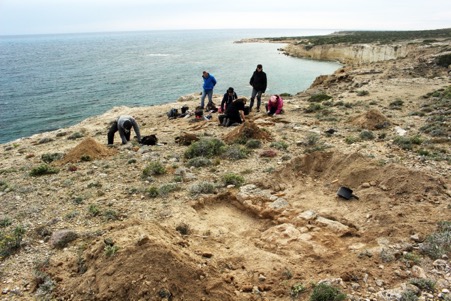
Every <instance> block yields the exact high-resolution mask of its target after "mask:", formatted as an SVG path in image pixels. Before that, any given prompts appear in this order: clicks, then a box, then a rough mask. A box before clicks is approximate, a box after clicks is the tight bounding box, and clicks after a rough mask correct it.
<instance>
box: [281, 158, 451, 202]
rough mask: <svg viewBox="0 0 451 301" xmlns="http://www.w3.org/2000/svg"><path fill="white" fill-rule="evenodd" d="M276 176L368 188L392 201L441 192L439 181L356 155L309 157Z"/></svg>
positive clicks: (398, 166)
mask: <svg viewBox="0 0 451 301" xmlns="http://www.w3.org/2000/svg"><path fill="white" fill-rule="evenodd" d="M280 174H281V177H282V178H287V179H293V178H297V177H298V176H299V174H303V175H306V176H311V177H313V178H315V179H321V180H324V181H325V182H328V183H332V182H333V183H336V185H337V186H339V185H343V186H347V187H350V188H352V189H357V188H360V187H362V186H364V187H366V188H369V187H368V185H370V186H375V187H377V188H378V189H380V190H382V191H385V192H386V193H388V194H389V195H390V196H396V197H401V196H403V195H404V196H406V197H410V196H413V195H417V196H422V197H424V196H425V195H427V194H434V193H437V192H443V191H444V188H443V183H444V181H443V179H440V178H437V177H433V176H430V175H428V174H426V173H424V172H421V171H416V170H412V169H408V168H405V167H403V166H401V165H398V164H387V165H384V166H380V165H379V164H378V162H377V161H375V160H372V159H370V158H367V157H364V156H362V155H360V154H358V153H353V154H350V155H345V154H341V153H338V152H327V153H326V152H314V153H310V154H307V155H305V156H303V157H298V158H295V159H293V160H292V162H291V163H290V164H289V165H287V167H286V168H285V169H284V170H282V171H281V173H280Z"/></svg>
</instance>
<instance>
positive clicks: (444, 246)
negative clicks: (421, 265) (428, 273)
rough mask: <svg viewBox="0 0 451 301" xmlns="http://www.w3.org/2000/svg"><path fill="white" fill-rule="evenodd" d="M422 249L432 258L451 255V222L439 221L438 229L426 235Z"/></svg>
mask: <svg viewBox="0 0 451 301" xmlns="http://www.w3.org/2000/svg"><path fill="white" fill-rule="evenodd" d="M420 250H421V252H422V253H424V254H426V255H428V256H429V257H431V258H432V259H439V258H442V256H443V255H447V256H448V257H449V256H451V222H449V221H444V222H439V223H438V229H437V231H436V232H434V233H432V234H431V235H429V236H428V237H426V239H425V241H424V242H423V244H422V245H421V247H420Z"/></svg>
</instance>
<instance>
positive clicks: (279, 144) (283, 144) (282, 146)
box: [269, 141, 288, 150]
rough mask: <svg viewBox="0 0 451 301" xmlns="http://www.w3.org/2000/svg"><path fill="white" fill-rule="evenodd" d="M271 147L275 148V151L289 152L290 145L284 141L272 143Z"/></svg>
mask: <svg viewBox="0 0 451 301" xmlns="http://www.w3.org/2000/svg"><path fill="white" fill-rule="evenodd" d="M269 146H270V147H273V148H275V149H278V150H287V149H288V143H286V142H284V141H276V142H271V144H270V145H269Z"/></svg>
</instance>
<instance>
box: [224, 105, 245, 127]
mask: <svg viewBox="0 0 451 301" xmlns="http://www.w3.org/2000/svg"><path fill="white" fill-rule="evenodd" d="M245 104H246V99H245V98H238V99H236V100H235V101H233V102H232V103H231V104H230V105H229V106H228V107H227V108H226V112H225V114H224V115H220V116H219V117H218V118H219V124H220V125H222V126H231V125H237V124H240V123H243V122H244V121H245V118H244V106H245Z"/></svg>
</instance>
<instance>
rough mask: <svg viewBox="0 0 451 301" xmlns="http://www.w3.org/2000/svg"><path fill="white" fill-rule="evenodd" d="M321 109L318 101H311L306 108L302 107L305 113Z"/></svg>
mask: <svg viewBox="0 0 451 301" xmlns="http://www.w3.org/2000/svg"><path fill="white" fill-rule="evenodd" d="M322 109H323V106H322V105H321V104H319V103H311V104H309V106H308V107H307V108H305V109H304V112H305V113H314V112H318V111H321V110H322Z"/></svg>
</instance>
